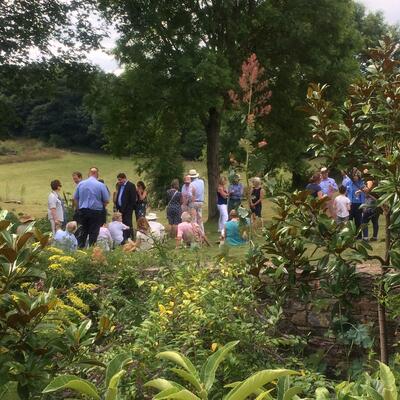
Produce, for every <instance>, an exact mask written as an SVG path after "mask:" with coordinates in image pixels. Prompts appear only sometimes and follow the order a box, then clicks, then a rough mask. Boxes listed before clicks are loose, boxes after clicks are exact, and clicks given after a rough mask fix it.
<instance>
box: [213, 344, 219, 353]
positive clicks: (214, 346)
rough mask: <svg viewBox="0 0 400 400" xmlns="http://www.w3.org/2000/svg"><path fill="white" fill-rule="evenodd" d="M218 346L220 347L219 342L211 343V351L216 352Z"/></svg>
mask: <svg viewBox="0 0 400 400" xmlns="http://www.w3.org/2000/svg"><path fill="white" fill-rule="evenodd" d="M217 347H218V343H213V344H212V345H211V351H212V352H213V353H214V351H215V350H217Z"/></svg>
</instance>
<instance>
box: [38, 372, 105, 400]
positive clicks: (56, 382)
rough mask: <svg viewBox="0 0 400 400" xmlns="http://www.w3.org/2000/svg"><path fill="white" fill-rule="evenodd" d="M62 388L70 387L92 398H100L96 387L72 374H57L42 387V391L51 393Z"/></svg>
mask: <svg viewBox="0 0 400 400" xmlns="http://www.w3.org/2000/svg"><path fill="white" fill-rule="evenodd" d="M62 389H72V390H75V391H77V392H79V393H81V394H85V395H86V396H89V397H91V398H92V399H96V400H100V396H99V394H98V393H97V390H96V387H95V386H94V385H93V384H92V383H90V382H88V381H86V380H84V379H81V378H79V377H77V376H74V375H62V376H58V377H57V378H55V379H53V380H52V381H51V382H50V383H49V384H48V385H47V386H46V387H45V388H44V390H43V391H42V393H51V392H56V391H57V390H62Z"/></svg>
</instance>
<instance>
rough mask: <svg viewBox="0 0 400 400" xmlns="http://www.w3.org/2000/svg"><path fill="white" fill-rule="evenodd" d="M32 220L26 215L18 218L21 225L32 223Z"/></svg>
mask: <svg viewBox="0 0 400 400" xmlns="http://www.w3.org/2000/svg"><path fill="white" fill-rule="evenodd" d="M34 220H35V218H33V217H32V216H31V215H28V214H24V215H21V216H20V217H19V222H21V224H26V223H27V222H32V221H34Z"/></svg>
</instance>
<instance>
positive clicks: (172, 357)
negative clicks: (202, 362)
mask: <svg viewBox="0 0 400 400" xmlns="http://www.w3.org/2000/svg"><path fill="white" fill-rule="evenodd" d="M156 357H157V358H161V359H162V360H169V361H172V362H174V363H175V364H178V365H179V366H181V367H183V368H184V369H186V371H188V372H190V373H191V374H193V375H194V376H196V377H197V376H198V374H197V371H196V368H195V367H194V365H193V364H192V362H191V361H190V360H189V359H188V358H187V357H186V356H184V355H183V354H181V353H178V352H176V351H164V352H162V353H158V354H157V356H156Z"/></svg>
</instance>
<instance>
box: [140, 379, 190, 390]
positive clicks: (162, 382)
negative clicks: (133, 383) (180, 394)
mask: <svg viewBox="0 0 400 400" xmlns="http://www.w3.org/2000/svg"><path fill="white" fill-rule="evenodd" d="M144 386H145V387H153V388H156V389H158V390H159V391H160V392H162V391H163V390H167V389H171V388H177V389H184V387H183V386H181V385H179V384H178V383H176V382H174V381H169V380H167V379H162V378H157V379H152V380H151V381H148V382H146V383H145V384H144Z"/></svg>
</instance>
